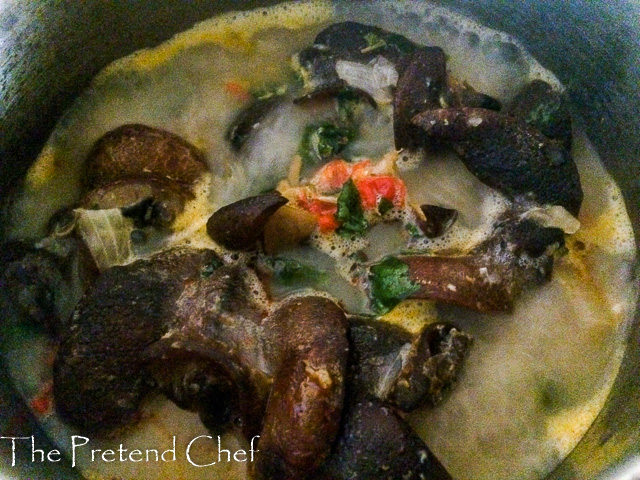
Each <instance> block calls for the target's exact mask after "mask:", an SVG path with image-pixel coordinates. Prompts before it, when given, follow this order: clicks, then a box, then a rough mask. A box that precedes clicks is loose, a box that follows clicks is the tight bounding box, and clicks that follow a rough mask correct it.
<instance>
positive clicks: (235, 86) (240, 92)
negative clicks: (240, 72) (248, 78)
mask: <svg viewBox="0 0 640 480" xmlns="http://www.w3.org/2000/svg"><path fill="white" fill-rule="evenodd" d="M224 89H225V90H226V91H227V93H228V94H229V95H231V96H232V97H233V98H235V99H236V100H239V101H241V102H248V101H249V100H251V94H250V93H249V90H248V89H247V88H246V87H245V86H244V85H243V84H242V83H240V82H233V81H232V82H226V83H225V84H224Z"/></svg>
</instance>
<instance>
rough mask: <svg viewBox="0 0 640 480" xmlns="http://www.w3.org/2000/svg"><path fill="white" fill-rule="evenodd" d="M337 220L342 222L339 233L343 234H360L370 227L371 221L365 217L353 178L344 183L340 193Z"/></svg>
mask: <svg viewBox="0 0 640 480" xmlns="http://www.w3.org/2000/svg"><path fill="white" fill-rule="evenodd" d="M336 220H338V222H340V228H338V234H340V235H342V236H351V235H356V236H359V235H362V234H363V233H364V232H365V231H366V230H367V229H368V228H369V222H367V219H366V218H364V210H363V209H362V201H361V199H360V192H358V189H357V187H356V184H355V183H353V180H352V179H349V180H348V181H347V182H346V183H345V184H344V185H343V187H342V190H340V195H338V211H337V212H336Z"/></svg>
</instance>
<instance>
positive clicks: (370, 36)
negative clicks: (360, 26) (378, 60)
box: [360, 32, 387, 53]
mask: <svg viewBox="0 0 640 480" xmlns="http://www.w3.org/2000/svg"><path fill="white" fill-rule="evenodd" d="M364 39H365V40H366V41H367V46H366V47H365V48H363V49H362V50H360V51H361V52H362V53H369V52H373V51H374V50H377V49H379V48H382V47H386V45H387V42H386V41H385V39H384V38H382V37H381V36H380V35H378V34H377V33H374V32H370V33H367V34H366V35H365V36H364Z"/></svg>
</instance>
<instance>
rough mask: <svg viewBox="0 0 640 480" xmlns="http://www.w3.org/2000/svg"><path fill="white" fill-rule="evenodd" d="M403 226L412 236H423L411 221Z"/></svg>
mask: <svg viewBox="0 0 640 480" xmlns="http://www.w3.org/2000/svg"><path fill="white" fill-rule="evenodd" d="M404 228H406V229H407V232H409V235H411V236H412V237H413V238H420V237H422V236H423V235H422V232H421V231H420V229H419V228H418V227H416V226H415V225H414V224H413V223H407V225H406V226H405V227H404Z"/></svg>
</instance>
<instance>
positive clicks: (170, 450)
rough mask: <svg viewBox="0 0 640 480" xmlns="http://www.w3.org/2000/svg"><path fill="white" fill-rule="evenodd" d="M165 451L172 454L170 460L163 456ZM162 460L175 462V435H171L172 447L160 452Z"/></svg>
mask: <svg viewBox="0 0 640 480" xmlns="http://www.w3.org/2000/svg"><path fill="white" fill-rule="evenodd" d="M165 453H171V454H173V458H172V459H171V460H167V459H166V458H164V454H165ZM162 461H163V462H175V461H176V437H175V436H174V437H173V448H171V449H169V450H165V451H164V452H162Z"/></svg>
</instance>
